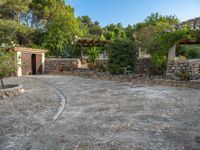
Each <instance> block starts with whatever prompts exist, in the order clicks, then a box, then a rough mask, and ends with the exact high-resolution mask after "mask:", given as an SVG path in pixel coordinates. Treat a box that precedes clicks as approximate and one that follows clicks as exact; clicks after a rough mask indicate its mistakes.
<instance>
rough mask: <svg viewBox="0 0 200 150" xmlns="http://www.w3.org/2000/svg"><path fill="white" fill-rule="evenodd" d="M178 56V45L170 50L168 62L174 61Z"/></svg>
mask: <svg viewBox="0 0 200 150" xmlns="http://www.w3.org/2000/svg"><path fill="white" fill-rule="evenodd" d="M175 57H176V45H174V46H173V47H171V48H170V49H169V52H168V62H171V61H174V60H175Z"/></svg>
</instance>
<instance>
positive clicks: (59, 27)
mask: <svg viewBox="0 0 200 150" xmlns="http://www.w3.org/2000/svg"><path fill="white" fill-rule="evenodd" d="M45 32H46V34H45V36H44V46H45V47H46V48H48V49H49V50H50V54H51V55H56V56H62V55H63V54H64V49H65V48H66V47H67V45H71V44H73V42H74V41H75V38H76V36H81V34H82V32H81V30H80V28H79V24H78V21H77V19H76V18H75V17H74V14H73V11H72V9H71V7H68V6H65V5H61V6H60V11H58V12H57V16H55V17H54V19H53V20H51V21H50V22H48V23H47V24H46V25H45Z"/></svg>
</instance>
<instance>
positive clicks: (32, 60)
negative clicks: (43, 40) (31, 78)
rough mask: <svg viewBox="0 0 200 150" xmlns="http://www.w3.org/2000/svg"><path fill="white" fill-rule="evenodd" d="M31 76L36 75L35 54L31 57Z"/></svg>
mask: <svg viewBox="0 0 200 150" xmlns="http://www.w3.org/2000/svg"><path fill="white" fill-rule="evenodd" d="M31 65H32V74H33V75H36V54H32V56H31Z"/></svg>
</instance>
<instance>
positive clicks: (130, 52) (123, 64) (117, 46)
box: [107, 39, 138, 74]
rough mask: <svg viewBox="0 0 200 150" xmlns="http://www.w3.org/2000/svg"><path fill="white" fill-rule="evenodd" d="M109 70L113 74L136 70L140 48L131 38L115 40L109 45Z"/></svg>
mask: <svg viewBox="0 0 200 150" xmlns="http://www.w3.org/2000/svg"><path fill="white" fill-rule="evenodd" d="M107 50H108V58H109V61H108V70H109V72H110V73H111V74H123V73H126V71H134V69H135V64H136V62H137V57H138V48H137V46H136V44H135V43H134V42H133V41H131V40H122V39H120V40H115V41H113V42H112V43H111V44H110V45H109V46H108V47H107Z"/></svg>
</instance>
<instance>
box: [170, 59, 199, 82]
mask: <svg viewBox="0 0 200 150" xmlns="http://www.w3.org/2000/svg"><path fill="white" fill-rule="evenodd" d="M166 74H167V76H169V77H171V78H175V79H176V78H177V77H179V76H181V75H182V74H187V75H188V76H189V79H190V80H196V79H200V60H186V61H177V62H170V63H168V66H167V72H166Z"/></svg>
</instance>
